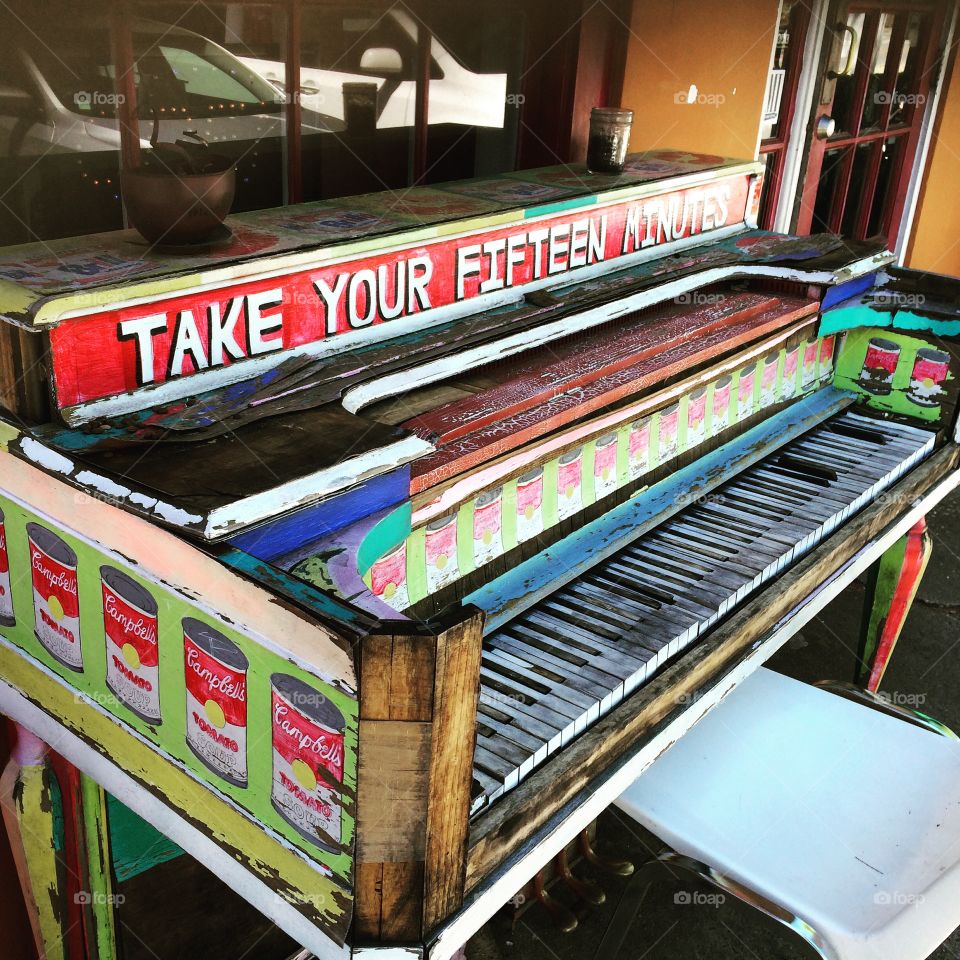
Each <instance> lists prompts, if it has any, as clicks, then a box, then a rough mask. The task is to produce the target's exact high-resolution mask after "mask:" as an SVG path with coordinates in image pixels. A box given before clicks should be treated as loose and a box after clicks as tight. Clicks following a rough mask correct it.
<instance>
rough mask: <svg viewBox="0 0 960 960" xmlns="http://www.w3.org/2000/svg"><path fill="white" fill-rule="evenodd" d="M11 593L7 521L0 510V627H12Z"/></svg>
mask: <svg viewBox="0 0 960 960" xmlns="http://www.w3.org/2000/svg"><path fill="white" fill-rule="evenodd" d="M16 622H17V620H16V618H15V617H14V615H13V593H12V592H11V590H10V553H9V551H8V550H7V522H6V518H5V517H4V515H3V510H0V627H12V626H13V625H14V624H15V623H16Z"/></svg>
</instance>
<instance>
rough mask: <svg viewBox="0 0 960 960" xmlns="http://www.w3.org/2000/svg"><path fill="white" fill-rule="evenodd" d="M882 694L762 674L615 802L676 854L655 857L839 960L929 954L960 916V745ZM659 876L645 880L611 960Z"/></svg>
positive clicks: (627, 896)
mask: <svg viewBox="0 0 960 960" xmlns="http://www.w3.org/2000/svg"><path fill="white" fill-rule="evenodd" d="M869 699H870V695H869V694H867V695H866V696H862V695H861V694H859V693H857V692H855V691H853V690H850V689H849V688H845V689H843V690H838V691H837V692H830V691H828V690H827V689H823V688H818V687H815V686H810V685H808V684H805V683H801V682H799V681H797V680H793V679H790V678H789V677H785V676H782V675H781V674H778V673H774V672H773V671H772V670H769V669H766V668H760V669H758V670H757V671H756V672H755V673H754V674H753V675H752V676H751V677H749V678H748V679H747V680H745V681H744V682H743V683H742V684H741V685H740V686H739V687H737V688H736V689H735V690H734V691H733V692H732V693H731V694H730V695H729V696H728V697H727V698H726V699H725V700H724V701H723V702H721V703H720V704H719V705H718V706H717V707H715V708H714V709H713V710H712V711H711V712H710V713H709V714H707V716H706V717H704V719H703V720H701V721H700V722H699V723H698V724H697V725H696V726H695V727H694V728H693V729H692V730H691V731H690V732H689V733H687V734H686V735H685V736H684V737H683V738H682V739H680V740H679V741H678V742H676V743H675V744H674V745H673V746H671V747H670V749H669V750H668V751H667V752H666V753H664V754H663V755H662V756H661V757H659V758H658V759H657V760H656V762H655V763H654V764H653V765H652V766H651V767H650V768H649V769H647V770H646V771H645V772H644V773H643V774H642V775H641V776H640V777H638V778H637V779H636V780H635V781H634V782H633V784H631V786H630V787H629V788H628V789H627V790H626V791H625V792H624V793H623V794H622V795H621V796H620V798H619V799H618V800H617V801H616V805H617V806H618V807H619V808H620V809H621V810H622V811H623V812H624V813H626V814H627V815H628V816H630V817H631V818H633V819H634V820H636V821H637V822H638V823H640V824H641V825H642V826H643V827H645V828H646V829H647V830H649V831H650V832H651V833H653V834H654V835H655V836H657V837H659V838H660V839H661V840H663V841H664V842H665V843H666V844H668V845H669V846H670V847H671V848H672V850H673V851H674V852H670V853H667V854H665V855H664V856H663V857H661V858H660V859H659V860H655V861H652V863H651V864H648V865H647V866H654V865H656V864H662V865H665V866H667V867H668V868H669V869H670V871H671V873H674V872H675V871H676V869H677V868H680V869H681V870H686V871H689V872H691V873H693V874H694V875H696V877H697V878H698V879H700V880H703V881H706V882H708V883H710V884H712V885H713V886H715V887H717V888H720V889H721V890H722V891H723V892H724V893H726V894H728V895H730V896H735V897H737V898H738V899H741V900H743V901H744V902H745V903H748V904H750V905H752V906H754V907H756V908H758V909H760V910H762V911H763V912H765V913H766V914H768V915H769V916H771V917H773V918H774V919H776V920H778V921H780V922H781V923H783V924H785V925H787V926H789V927H791V928H792V929H793V930H794V931H795V932H796V933H798V934H800V935H801V936H802V937H804V938H805V939H806V940H807V942H808V943H809V944H810V945H811V946H812V947H813V948H814V950H816V952H817V953H818V954H819V955H820V956H822V957H825V958H830V960H876V958H877V957H889V958H894V957H895V958H897V960H921V958H924V957H927V956H929V955H930V953H932V952H933V951H934V950H935V949H936V948H937V947H938V946H939V945H940V944H941V943H942V942H943V941H944V940H945V939H946V938H947V937H948V936H949V935H950V933H951V932H952V931H953V929H954V928H955V927H956V926H957V925H958V924H960V742H958V740H957V738H956V737H955V736H954V735H953V734H952V733H950V731H949V730H947V729H946V728H944V727H942V726H939V725H937V724H935V723H934V722H933V721H929V720H928V718H924V717H917V716H913V717H911V719H912V720H913V722H904V718H903V717H901V716H897V715H895V714H897V713H898V712H899V713H907V712H908V711H900V710H899V708H890V707H889V705H885V704H882V703H880V704H877V706H879V707H880V709H872V706H873V704H871V703H869ZM858 701H859V702H858ZM938 733H939V734H941V735H936V734H938ZM651 879H652V878H651V874H650V870H646V869H644V870H640V871H638V872H637V874H635V876H634V877H633V878H632V879H631V881H630V885H629V886H628V887H627V889H626V891H625V893H624V895H623V898H622V900H621V903H620V905H619V906H618V907H617V910H616V912H615V914H614V917H613V919H612V920H611V922H610V925H609V927H608V929H607V932H606V934H605V936H604V938H603V940H602V941H601V943H600V946H599V949H598V951H597V954H596V956H597V957H598V958H600V957H604V958H612V957H614V956H615V955H616V953H617V950H618V949H619V947H620V946H621V945H622V943H623V941H624V939H625V938H626V935H627V933H628V932H629V930H630V927H631V925H632V924H633V922H634V916H635V915H636V913H637V912H638V911H639V906H640V903H641V901H642V899H643V895H644V894H645V893H646V891H647V889H648V887H649V884H650V882H651Z"/></svg>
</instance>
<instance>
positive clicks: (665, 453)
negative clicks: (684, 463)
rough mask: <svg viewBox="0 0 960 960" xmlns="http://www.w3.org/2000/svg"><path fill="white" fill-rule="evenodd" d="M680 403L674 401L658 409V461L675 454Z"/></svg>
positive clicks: (662, 461) (664, 460) (663, 461)
mask: <svg viewBox="0 0 960 960" xmlns="http://www.w3.org/2000/svg"><path fill="white" fill-rule="evenodd" d="M679 425H680V404H679V403H675V404H673V406H671V407H666V408H665V409H663V410H661V411H660V434H659V438H660V439H659V443H658V445H657V455H658V458H659V462H660V463H665V462H666V461H667V460H669V459H670V458H671V457H674V456H676V453H677V447H678V446H679V442H680V438H679V430H678V428H679Z"/></svg>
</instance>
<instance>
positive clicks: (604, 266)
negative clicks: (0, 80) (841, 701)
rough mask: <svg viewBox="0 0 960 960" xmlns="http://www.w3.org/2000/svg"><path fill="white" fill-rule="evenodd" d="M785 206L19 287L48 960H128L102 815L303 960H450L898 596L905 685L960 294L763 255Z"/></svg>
mask: <svg viewBox="0 0 960 960" xmlns="http://www.w3.org/2000/svg"><path fill="white" fill-rule="evenodd" d="M761 187H762V167H761V165H760V164H758V163H753V162H739V161H732V160H726V159H723V158H720V157H714V156H706V155H698V154H690V153H684V152H675V151H660V152H655V153H645V154H636V155H633V156H632V157H630V158H629V160H628V163H627V166H626V169H625V171H624V173H623V174H622V175H619V176H598V175H590V174H587V173H586V172H585V171H584V169H583V168H581V167H559V168H549V169H543V170H534V171H524V172H518V173H514V174H509V175H503V176H498V177H492V178H487V179H480V180H470V181H464V182H458V183H450V184H444V185H440V186H436V187H421V188H416V189H412V190H410V191H408V192H405V193H402V194H377V195H370V196H363V197H356V198H350V199H349V200H338V201H326V202H322V203H317V204H307V205H302V206H296V207H288V208H284V209H282V210H273V211H259V212H256V213H250V214H242V215H238V216H234V217H232V218H231V219H230V220H229V221H228V223H229V226H230V230H231V239H230V240H229V241H227V242H225V243H224V244H223V245H221V246H214V247H210V248H207V249H200V250H196V251H190V252H184V251H171V250H164V249H154V250H150V249H148V248H147V247H146V246H145V244H143V242H142V241H140V240H139V239H138V238H137V237H136V236H135V235H134V234H132V233H128V232H124V233H117V234H104V235H100V236H94V237H84V238H80V239H76V240H65V241H56V242H53V243H50V244H36V245H31V246H27V247H19V248H8V249H5V250H0V314H2V319H3V321H4V322H3V323H2V324H0V403H2V406H3V410H2V424H0V445H2V447H3V449H2V450H0V712H2V713H3V714H5V715H6V716H7V717H9V718H11V719H12V720H13V721H15V723H16V724H17V725H18V731H19V740H18V743H17V748H16V751H15V755H14V760H13V761H11V765H10V767H9V768H8V770H7V772H6V774H5V775H4V778H3V781H2V783H0V793H2V795H3V797H4V798H5V801H6V802H5V816H6V819H7V823H8V827H10V828H12V829H13V830H14V832H15V834H16V832H17V830H18V829H19V836H20V839H19V841H18V843H17V846H18V856H19V866H20V867H21V875H22V877H23V878H24V883H25V886H26V888H27V891H28V894H31V895H32V897H33V905H34V910H35V926H36V932H37V936H38V938H39V939H40V940H41V942H42V943H44V944H45V945H46V949H47V951H48V952H47V956H48V957H54V956H62V957H67V956H69V953H68V952H67V947H66V946H65V944H67V942H68V940H69V938H67V939H66V940H65V939H63V934H64V930H65V926H66V924H67V922H68V921H69V920H70V917H71V916H72V915H73V913H72V911H74V912H75V911H76V910H77V909H79V910H80V912H81V914H82V917H81V919H83V920H84V923H86V925H87V928H88V929H89V930H91V931H92V933H91V934H90V935H89V937H88V940H87V944H88V952H90V955H91V956H93V955H95V956H100V957H110V956H112V955H113V954H112V952H111V951H112V946H111V944H112V940H111V931H112V929H113V928H112V926H111V924H112V918H111V909H112V908H111V902H112V901H111V900H110V895H109V891H110V885H111V882H112V880H113V879H114V878H115V871H112V870H111V862H110V857H111V854H110V851H109V849H108V847H109V844H108V843H107V838H109V836H110V823H109V822H107V821H109V814H108V813H107V812H106V811H107V810H108V807H107V805H106V804H105V802H104V792H103V791H104V790H105V791H106V792H107V793H108V794H109V796H110V797H111V798H112V800H111V802H114V801H118V802H119V803H121V804H123V806H124V807H125V808H128V809H129V810H131V811H133V812H135V813H136V814H137V815H139V816H140V817H142V818H143V819H144V820H145V821H147V822H148V823H149V824H152V825H153V827H154V828H156V829H157V830H159V831H160V832H161V833H162V834H164V835H165V836H166V837H168V838H170V839H171V840H172V841H174V842H175V843H176V844H178V845H179V847H181V848H182V849H183V850H185V851H186V852H187V853H188V854H189V855H191V856H192V857H194V858H196V859H198V860H200V861H201V862H203V863H204V864H205V865H206V866H208V867H209V868H210V869H211V870H213V871H214V872H216V873H218V874H219V875H220V876H221V877H222V878H224V879H225V880H226V881H227V882H228V883H229V884H230V886H232V887H233V888H234V889H235V890H236V891H237V892H239V893H240V894H241V896H242V897H244V898H245V899H246V900H248V901H249V902H250V903H251V904H253V905H254V906H255V907H256V908H257V909H258V910H259V911H260V912H261V913H263V914H265V915H266V916H267V917H269V918H270V919H271V920H272V921H274V922H275V923H276V924H277V925H278V926H279V927H281V928H282V929H283V930H285V931H287V932H288V933H289V934H290V936H292V937H293V939H294V940H296V941H297V942H298V943H299V944H301V945H302V946H303V947H304V948H306V949H308V950H310V951H312V952H313V953H315V954H316V956H318V957H320V958H330V960H333V958H340V957H347V956H349V955H351V954H356V955H361V954H364V953H366V952H371V951H374V950H381V949H383V950H394V951H400V953H402V954H403V955H409V956H411V957H414V956H429V957H430V958H436V960H446V958H448V957H450V956H452V955H453V954H454V953H455V952H456V951H457V949H458V948H459V947H460V946H461V945H462V944H463V943H464V942H465V941H466V940H467V939H468V938H469V937H470V936H471V935H472V934H473V933H474V932H475V931H476V930H477V929H478V928H479V926H480V925H481V924H482V923H483V922H484V921H485V920H486V919H487V918H489V917H490V916H491V915H492V914H493V913H494V911H495V910H496V909H497V908H498V907H499V906H500V905H501V904H502V903H504V902H505V901H506V900H507V899H508V898H510V896H511V895H512V894H513V893H514V892H515V891H516V890H518V889H519V888H521V887H522V886H523V885H524V884H525V883H526V882H527V881H528V880H529V879H530V877H531V876H532V875H533V874H534V873H535V872H536V871H538V870H539V869H540V868H541V867H542V866H544V864H546V863H547V862H548V861H550V859H551V858H552V857H554V856H555V855H556V854H557V853H558V851H560V850H562V849H563V848H564V846H565V845H566V844H568V843H569V842H570V841H571V840H572V839H574V838H575V837H576V836H577V835H578V833H579V832H580V831H582V830H583V829H584V828H585V827H586V826H587V825H588V824H589V823H590V822H591V821H592V820H593V819H595V818H596V816H597V815H598V814H599V813H600V812H601V811H602V810H603V809H604V808H605V807H606V806H607V805H608V804H609V803H610V802H611V801H612V799H613V798H614V797H615V796H617V794H618V793H619V792H620V791H621V790H623V789H624V788H625V787H626V786H627V784H628V783H629V782H630V781H631V780H632V779H633V778H635V777H636V776H637V775H638V774H639V773H640V772H641V771H642V770H643V769H644V767H645V766H646V765H648V764H649V763H651V762H652V761H653V760H654V759H655V758H656V756H657V755H658V753H660V752H661V751H663V750H664V749H666V748H667V747H668V746H669V744H670V743H671V742H672V741H673V740H675V739H676V738H677V737H679V736H681V735H682V734H683V732H684V731H685V730H686V729H688V728H689V727H690V726H691V725H692V724H693V723H695V722H696V720H697V719H699V718H700V717H701V716H702V715H703V714H704V713H705V712H706V711H707V710H709V709H710V707H711V706H713V705H714V704H715V703H716V702H718V700H719V699H720V698H721V697H722V696H723V695H724V694H725V693H726V692H728V691H729V690H730V689H732V688H733V687H734V686H735V685H736V684H737V683H738V682H739V681H740V680H741V679H742V678H744V677H745V676H746V675H748V674H749V672H750V671H751V670H753V669H755V668H756V667H757V666H758V665H759V664H761V663H762V662H763V661H764V660H765V659H766V658H767V657H769V656H770V655H771V654H772V653H773V652H774V651H775V650H776V649H777V648H778V647H779V646H780V645H781V644H782V643H783V642H784V641H785V640H786V639H787V638H788V637H789V636H790V635H791V634H793V633H794V632H795V631H796V630H798V629H800V627H802V625H803V624H804V623H805V622H807V621H808V620H809V619H810V618H811V617H812V616H813V615H814V614H815V613H816V612H817V611H818V610H819V609H821V608H822V607H823V606H824V605H825V604H826V603H827V601H828V600H829V599H830V598H832V597H833V596H834V595H835V594H836V593H837V592H838V591H839V590H840V589H842V588H843V587H844V586H845V585H846V584H848V583H849V582H850V581H851V580H852V579H854V578H855V577H856V576H858V575H859V574H860V573H861V572H863V571H864V570H866V569H868V568H871V567H873V568H875V569H876V568H878V565H879V569H880V570H881V571H882V572H883V575H882V576H877V577H875V578H874V579H873V580H872V581H871V582H872V583H873V584H874V592H875V594H876V607H875V610H874V613H873V616H872V617H871V618H869V621H868V623H867V624H866V628H865V631H864V638H863V649H862V650H861V660H860V668H861V670H862V673H863V679H864V681H865V682H868V683H871V684H872V685H874V686H875V685H876V683H877V682H879V676H880V674H881V673H882V670H883V666H884V664H885V663H886V659H887V658H888V656H889V652H890V650H891V649H892V645H893V643H894V642H895V641H896V638H897V634H898V632H899V628H900V626H901V625H902V618H903V616H904V615H905V610H906V608H908V607H909V599H910V597H911V596H912V590H913V589H915V585H916V581H917V579H918V577H919V574H920V573H921V572H922V567H923V564H924V562H925V560H926V556H927V554H928V551H929V543H928V539H927V534H926V531H925V527H924V524H923V517H924V515H925V514H926V513H927V511H928V510H929V509H930V508H931V507H932V506H933V505H935V504H936V503H937V502H938V501H939V500H940V499H942V497H944V496H945V495H946V494H947V493H948V492H949V491H950V490H951V489H953V488H954V487H955V486H956V484H957V481H958V477H960V475H958V473H957V456H958V446H957V441H958V433H957V414H956V406H957V391H956V381H955V377H956V373H957V369H958V363H960V347H958V342H957V335H958V334H960V307H958V289H960V287H958V285H957V283H956V282H953V281H949V280H947V279H945V278H940V277H932V276H925V275H922V274H917V273H915V272H911V271H907V270H902V269H900V268H898V267H896V266H895V265H893V263H892V261H893V259H894V258H893V257H892V255H890V254H889V253H886V252H884V251H883V249H882V248H880V247H876V246H871V245H869V244H864V243H849V242H844V241H842V240H840V239H839V238H837V237H832V236H817V237H787V236H781V235H775V234H770V233H767V232H764V231H761V230H758V229H756V222H757V211H758V208H759V204H760V198H761ZM891 594H896V595H897V596H898V597H899V600H900V601H901V602H899V603H898V604H895V605H894V606H892V607H891V606H890V605H889V602H888V601H889V600H890V596H891ZM904 599H905V601H906V602H903V601H904ZM891 611H893V612H891ZM48 747H49V748H52V750H54V751H55V752H56V754H57V755H59V756H60V757H62V758H64V759H65V761H67V762H68V765H69V767H70V769H72V770H74V772H75V773H76V777H75V778H74V782H75V784H76V790H75V791H72V792H71V791H69V790H66V791H62V793H63V794H64V796H63V797H61V800H60V803H61V805H62V806H64V807H69V808H70V810H72V812H73V815H72V820H73V822H74V825H75V830H74V835H75V837H74V839H75V840H76V842H77V844H78V845H79V846H80V847H81V848H82V849H83V851H84V856H83V857H82V858H81V861H82V863H83V864H85V869H86V874H85V875H84V876H85V878H86V879H85V881H84V882H85V883H86V885H87V886H86V888H85V889H87V890H88V891H94V892H99V894H98V895H96V896H94V895H93V894H91V896H89V897H87V898H86V899H82V902H81V905H80V907H79V908H77V907H76V905H75V900H76V898H73V899H71V898H70V897H69V896H68V895H67V894H68V891H69V882H70V881H69V879H64V878H63V876H62V875H58V874H57V871H56V867H55V864H54V860H55V857H54V856H53V847H54V846H55V844H52V843H51V841H50V840H49V836H50V831H51V830H55V829H56V818H55V817H53V816H52V814H51V812H50V804H49V803H46V802H45V798H46V799H49V796H50V793H51V783H50V778H49V776H48V775H47V774H46V772H45V771H46V770H47V766H48V761H49V753H48ZM67 793H70V796H66V794H67ZM38 837H39V838H40V840H39V841H38V839H37V838H38ZM64 903H66V904H67V907H65V908H60V907H58V906H57V905H58V904H64ZM158 909H162V905H158ZM90 944H93V946H92V947H91V946H90ZM94 947H95V949H94ZM98 951H99V952H98ZM391 955H399V954H391Z"/></svg>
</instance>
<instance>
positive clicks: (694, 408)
mask: <svg viewBox="0 0 960 960" xmlns="http://www.w3.org/2000/svg"><path fill="white" fill-rule="evenodd" d="M706 434H707V388H706V387H700V388H699V389H697V390H694V391H693V393H691V394H690V396H689V397H688V398H687V447H688V448H689V447H693V446H696V445H697V444H699V443H703V438H704V437H705V436H706Z"/></svg>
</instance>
